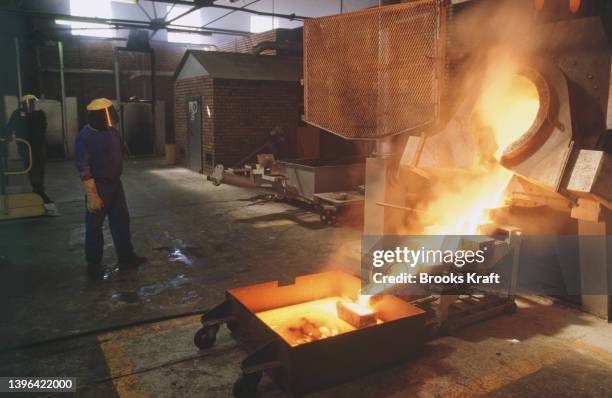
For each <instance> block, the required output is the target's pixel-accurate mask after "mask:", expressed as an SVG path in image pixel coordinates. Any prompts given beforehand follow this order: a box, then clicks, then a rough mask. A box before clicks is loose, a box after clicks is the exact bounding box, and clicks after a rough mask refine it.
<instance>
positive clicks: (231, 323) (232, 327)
mask: <svg viewBox="0 0 612 398" xmlns="http://www.w3.org/2000/svg"><path fill="white" fill-rule="evenodd" d="M225 325H226V326H227V328H228V329H229V331H230V332H232V333H236V332H237V331H238V322H236V321H227V322H226V324H225Z"/></svg>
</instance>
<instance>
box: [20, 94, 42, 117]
mask: <svg viewBox="0 0 612 398" xmlns="http://www.w3.org/2000/svg"><path fill="white" fill-rule="evenodd" d="M37 101H38V98H36V97H35V96H33V95H32V94H27V95H24V96H23V97H21V99H20V101H19V108H20V109H21V111H22V112H25V113H32V112H34V111H35V110H36V102H37Z"/></svg>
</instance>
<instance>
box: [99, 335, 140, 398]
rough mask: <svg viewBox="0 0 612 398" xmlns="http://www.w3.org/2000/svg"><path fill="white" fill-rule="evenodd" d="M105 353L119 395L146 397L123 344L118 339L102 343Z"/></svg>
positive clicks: (135, 397)
mask: <svg viewBox="0 0 612 398" xmlns="http://www.w3.org/2000/svg"><path fill="white" fill-rule="evenodd" d="M100 348H101V349H102V352H103V353H104V358H105V359H106V364H107V366H108V369H109V372H110V377H111V378H112V379H111V380H112V382H113V384H114V386H115V390H116V391H117V395H119V397H130V398H144V397H146V396H147V395H146V394H145V393H144V390H143V389H142V386H141V385H140V383H139V382H138V378H137V377H136V375H134V368H133V367H132V362H131V361H130V358H129V357H128V355H127V353H126V352H125V351H124V350H123V344H122V343H121V342H120V341H118V340H109V341H104V342H101V343H100Z"/></svg>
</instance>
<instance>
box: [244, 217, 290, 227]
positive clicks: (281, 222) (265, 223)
mask: <svg viewBox="0 0 612 398" xmlns="http://www.w3.org/2000/svg"><path fill="white" fill-rule="evenodd" d="M293 224H295V221H292V220H287V219H284V220H272V221H260V222H256V223H254V224H253V227H255V228H270V227H280V226H283V225H293Z"/></svg>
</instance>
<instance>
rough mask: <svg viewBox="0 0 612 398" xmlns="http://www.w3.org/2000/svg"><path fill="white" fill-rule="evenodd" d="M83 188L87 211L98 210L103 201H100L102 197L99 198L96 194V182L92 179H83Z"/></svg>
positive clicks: (94, 211) (93, 211) (101, 206)
mask: <svg viewBox="0 0 612 398" xmlns="http://www.w3.org/2000/svg"><path fill="white" fill-rule="evenodd" d="M83 188H84V189H85V195H86V201H87V211H88V212H90V213H96V212H98V211H100V209H102V208H103V207H104V202H102V198H100V195H98V190H97V189H96V182H95V181H94V179H93V178H89V179H87V180H84V181H83Z"/></svg>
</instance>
